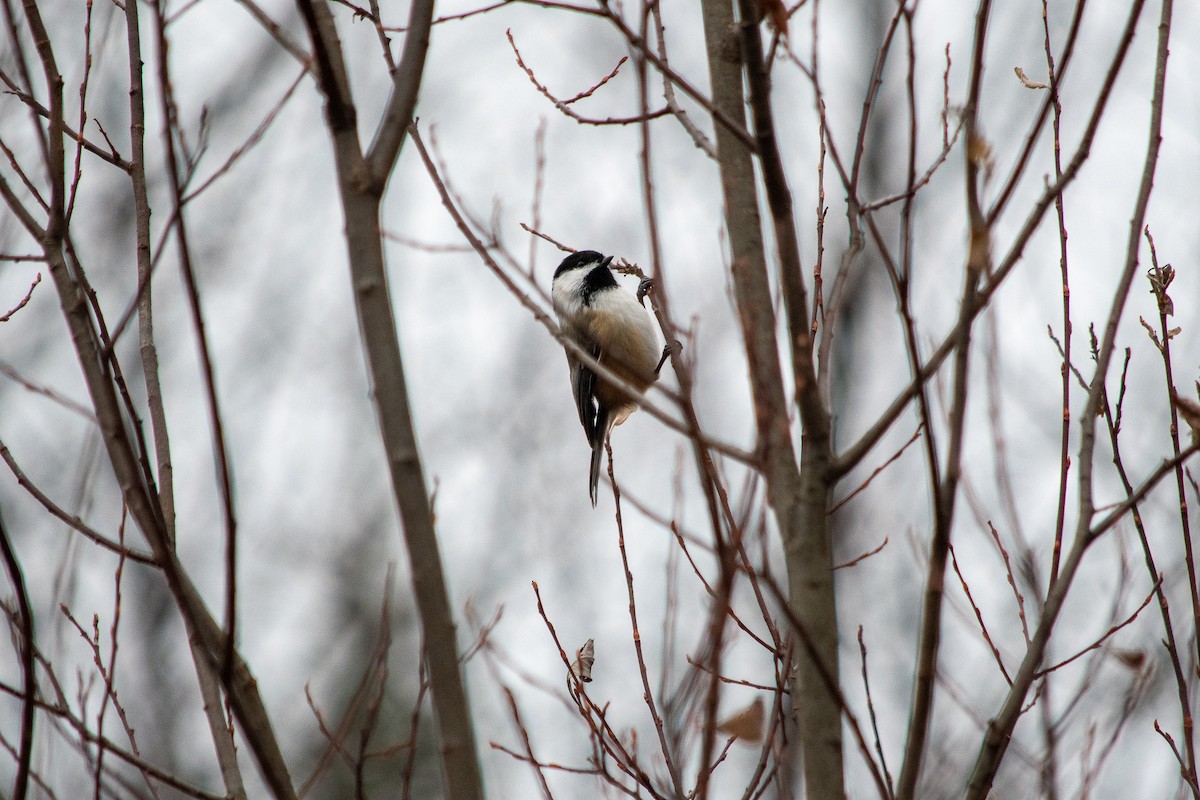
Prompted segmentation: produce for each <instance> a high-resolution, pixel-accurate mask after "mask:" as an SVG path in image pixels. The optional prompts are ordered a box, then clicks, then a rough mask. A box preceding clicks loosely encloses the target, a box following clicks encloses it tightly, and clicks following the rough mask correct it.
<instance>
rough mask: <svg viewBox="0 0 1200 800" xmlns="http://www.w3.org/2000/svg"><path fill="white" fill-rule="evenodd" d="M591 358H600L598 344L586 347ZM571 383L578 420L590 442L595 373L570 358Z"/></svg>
mask: <svg viewBox="0 0 1200 800" xmlns="http://www.w3.org/2000/svg"><path fill="white" fill-rule="evenodd" d="M588 352H590V353H591V355H592V357H593V358H596V359H599V358H600V346H599V345H592V347H590V348H589V349H588ZM571 384H572V385H573V386H574V387H575V408H576V410H578V411H579V422H580V424H581V425H583V433H584V435H585V436H587V440H588V443H589V444H590V443H591V442H592V440H593V439H594V438H595V436H596V414H597V411H598V408H597V403H596V373H594V372H592V370H591V369H589V368H588V367H587V366H585V365H584V364H582V363H581V362H579V361H578V360H576V359H571Z"/></svg>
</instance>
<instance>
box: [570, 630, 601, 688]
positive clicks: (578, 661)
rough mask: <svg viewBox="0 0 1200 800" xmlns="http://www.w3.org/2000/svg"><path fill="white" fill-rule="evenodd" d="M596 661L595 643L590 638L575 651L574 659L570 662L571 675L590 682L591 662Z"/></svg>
mask: <svg viewBox="0 0 1200 800" xmlns="http://www.w3.org/2000/svg"><path fill="white" fill-rule="evenodd" d="M594 663H596V645H595V644H594V643H593V642H592V640H591V639H588V640H587V641H586V642H584V643H583V647H581V648H579V649H578V650H576V651H575V660H574V661H573V662H571V677H573V678H575V679H576V680H580V681H583V682H584V683H591V682H592V664H594Z"/></svg>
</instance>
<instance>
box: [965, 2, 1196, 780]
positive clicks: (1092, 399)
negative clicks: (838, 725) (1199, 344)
mask: <svg viewBox="0 0 1200 800" xmlns="http://www.w3.org/2000/svg"><path fill="white" fill-rule="evenodd" d="M1141 7H1142V2H1141V0H1138V1H1137V2H1135V3H1134V8H1133V9H1132V10H1131V12H1130V24H1131V25H1132V24H1133V23H1134V21H1135V20H1136V18H1137V17H1138V16H1140V11H1141ZM1173 10H1174V4H1173V2H1172V0H1163V2H1162V11H1161V14H1160V17H1159V24H1158V50H1157V54H1156V57H1155V69H1154V85H1153V95H1152V100H1151V106H1150V126H1149V127H1150V132H1149V137H1148V138H1149V141H1148V143H1147V146H1146V157H1145V161H1144V166H1143V169H1142V180H1141V184H1140V186H1139V187H1138V194H1137V199H1136V200H1135V202H1134V207H1133V215H1132V219H1131V220H1130V223H1129V237H1128V240H1127V246H1126V252H1125V264H1124V268H1123V270H1122V273H1121V277H1120V280H1119V282H1118V284H1117V288H1116V290H1115V291H1114V294H1113V300H1112V307H1111V310H1110V311H1109V315H1108V320H1107V322H1106V323H1105V328H1104V336H1103V338H1102V339H1101V343H1100V345H1099V350H1098V352H1097V354H1096V370H1095V374H1094V375H1093V377H1092V381H1091V385H1090V386H1089V387H1088V395H1087V403H1086V404H1085V406H1084V410H1083V414H1082V415H1081V417H1080V427H1081V431H1080V444H1079V519H1078V521H1077V523H1076V529H1075V539H1074V542H1073V543H1072V545H1071V550H1070V552H1069V553H1068V554H1067V558H1066V560H1065V561H1064V562H1063V565H1062V571H1061V573H1060V574H1059V579H1058V581H1056V582H1055V583H1054V585H1053V586H1051V588H1050V591H1049V593H1048V594H1047V597H1046V604H1045V606H1044V607H1043V610H1042V618H1041V620H1040V621H1039V622H1038V627H1037V631H1036V632H1035V633H1034V636H1033V641H1032V642H1031V643H1030V645H1029V648H1028V649H1027V651H1026V653H1025V658H1024V660H1022V662H1021V666H1020V669H1018V670H1017V674H1016V675H1015V676H1014V678H1013V685H1012V686H1011V687H1010V689H1009V692H1008V695H1007V697H1006V698H1005V700H1004V704H1003V705H1002V706H1001V708H1000V711H999V712H998V713H997V715H996V717H995V718H994V719H992V720H991V721H990V722H989V723H988V727H987V732H986V733H985V735H984V741H983V745H982V747H981V748H980V751H979V755H978V757H977V758H976V760H975V767H974V769H973V771H972V774H971V782H970V785H969V787H968V791H967V798H968V800H983V798H985V797H986V796H987V794H988V792H989V791H990V790H991V786H992V780H993V778H994V777H995V775H996V770H997V769H998V768H999V765H1000V761H1001V759H1003V757H1004V753H1005V751H1006V750H1007V748H1008V743H1009V741H1010V739H1011V737H1012V731H1013V728H1014V727H1015V726H1016V724H1017V718H1018V717H1019V716H1020V713H1021V708H1022V706H1023V705H1024V702H1025V695H1026V693H1027V692H1028V691H1029V687H1030V685H1031V684H1032V683H1033V680H1034V678H1035V677H1036V672H1037V669H1038V666H1039V665H1040V664H1041V660H1042V656H1043V654H1044V653H1045V648H1046V642H1047V641H1048V640H1049V638H1050V632H1051V630H1052V629H1053V627H1054V623H1055V621H1056V619H1057V617H1058V613H1059V611H1061V610H1062V604H1063V601H1064V600H1065V599H1066V595H1067V590H1068V589H1069V587H1070V584H1071V581H1072V580H1073V578H1074V576H1075V572H1076V570H1077V569H1078V567H1079V562H1080V560H1081V559H1082V557H1083V553H1084V551H1085V550H1086V549H1087V548H1088V546H1089V545H1090V544H1091V543H1092V542H1093V541H1094V540H1095V536H1096V535H1098V533H1093V529H1092V518H1093V516H1094V515H1095V510H1096V507H1095V500H1094V495H1093V492H1094V489H1095V487H1094V484H1093V472H1094V469H1095V448H1096V411H1097V409H1099V408H1100V404H1101V402H1102V400H1103V398H1104V396H1105V392H1104V388H1105V379H1106V376H1107V374H1108V367H1109V364H1110V363H1111V362H1112V355H1113V351H1114V349H1115V342H1116V336H1117V327H1118V324H1119V323H1120V320H1121V316H1122V312H1123V310H1124V308H1125V302H1126V300H1127V298H1128V296H1129V289H1130V287H1131V285H1132V283H1133V277H1134V275H1135V274H1136V273H1137V267H1138V249H1139V245H1140V243H1141V232H1142V227H1143V224H1144V222H1145V218H1146V207H1147V206H1148V205H1149V202H1150V192H1151V190H1152V188H1153V186H1154V173H1155V170H1156V168H1157V166H1158V152H1159V146H1160V144H1161V141H1162V117H1163V102H1164V94H1165V88H1166V78H1167V54H1168V44H1169V42H1170V38H1171V19H1172V12H1173Z"/></svg>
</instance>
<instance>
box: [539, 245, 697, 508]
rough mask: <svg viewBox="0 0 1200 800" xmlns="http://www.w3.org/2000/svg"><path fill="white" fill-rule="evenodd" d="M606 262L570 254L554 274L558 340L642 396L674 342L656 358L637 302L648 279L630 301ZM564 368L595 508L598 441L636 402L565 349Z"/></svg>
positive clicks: (586, 253)
mask: <svg viewBox="0 0 1200 800" xmlns="http://www.w3.org/2000/svg"><path fill="white" fill-rule="evenodd" d="M611 263H612V256H603V255H601V254H600V253H597V252H596V251H595V250H580V251H579V252H578V253H572V254H571V255H569V256H567V257H566V258H564V259H563V262H562V263H561V264H559V265H558V269H557V270H555V272H554V282H553V284H552V287H551V291H550V296H551V298H552V299H553V301H554V310H555V312H557V314H558V321H559V324H560V325H561V326H562V332H563V335H564V336H565V337H566V338H567V339H568V340H570V341H571V342H574V343H575V344H577V345H578V346H579V347H580V348H581V349H582V350H583V351H584V352H585V353H588V354H589V355H591V356H592V358H594V359H596V361H597V362H599V363H600V365H601V366H603V367H605V368H606V369H608V370H610V371H611V372H612V373H613V374H614V375H616V376H617V377H619V378H620V379H621V380H623V381H624V382H625V383H627V384H628V385H629V386H630V387H632V388H633V389H636V390H637V391H638V392H644V391H646V389H648V388H650V385H651V384H652V383H654V381H655V380H657V378H658V373H659V370H661V369H662V365H663V364H664V363H665V362H666V360H667V356H668V355H670V353H671V352H672V351H677V348H678V347H679V343H678V342H669V343H668V344H667V345H666V346H665V347H663V349H662V355H661V356H660V355H659V349H658V337H656V336H655V335H654V324H653V322H652V321H651V318H650V314H649V313H648V312H647V311H646V309H645V308H644V307H643V306H642V305H641V303H640V302H639V301H640V300H641V299H642V298H643V297H644V296H645V294H646V292H647V291H648V290H649V288H650V279H649V278H644V279H643V280H642V284H641V286H639V287H638V295H637V297H634V295H633V294H632V293H631V292H630V291H629V290H628V289H624V288H622V287H621V285H620V284H618V283H617V279H616V278H615V277H613V274H612V270H611V269H609V264H611ZM567 365H568V366H569V367H570V368H571V389H572V392H573V393H574V396H575V407H576V408H577V409H578V411H579V421H580V423H582V424H583V432H584V434H585V435H586V436H587V440H588V444H589V445H591V448H592V469H591V474H590V476H589V483H588V492H589V494H590V495H591V498H592V506H593V507H595V505H596V484H597V483H598V482H599V480H600V454H601V452H602V451H603V450H604V442H605V441H606V440H607V439H608V435H609V433H610V432H611V431H612V429H613V427H614V426H616V425H620V424H621V423H622V422H624V421H625V419H626V417H628V416H629V415H630V414H631V413H633V412H634V410H636V409H637V399H636V398H635V397H634V396H632V395H631V394H629V393H628V392H627V391H625V390H624V389H621V388H619V387H617V386H615V385H613V384H612V383H610V382H609V381H607V380H605V379H604V378H602V377H600V376H598V375H597V374H596V373H595V372H593V371H592V369H591V368H589V367H588V366H587V365H586V364H584V363H583V362H582V361H581V360H580V359H579V357H578V356H577V355H576V354H575V353H573V352H571V350H570V349H569V348H568V349H567Z"/></svg>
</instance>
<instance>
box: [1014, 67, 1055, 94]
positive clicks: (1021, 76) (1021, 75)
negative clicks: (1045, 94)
mask: <svg viewBox="0 0 1200 800" xmlns="http://www.w3.org/2000/svg"><path fill="white" fill-rule="evenodd" d="M1013 72H1015V73H1017V80H1019V81H1020V82H1021V84H1022V85H1024V87H1025V88H1026V89H1049V88H1050V87H1049V86H1047V85H1046V84H1044V83H1035V82H1034V81H1031V80H1029V76H1028V75H1026V74H1025V70H1023V69H1021V68H1020V67H1013Z"/></svg>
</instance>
